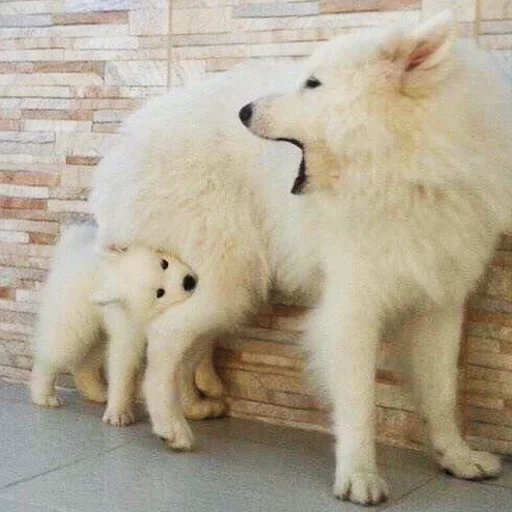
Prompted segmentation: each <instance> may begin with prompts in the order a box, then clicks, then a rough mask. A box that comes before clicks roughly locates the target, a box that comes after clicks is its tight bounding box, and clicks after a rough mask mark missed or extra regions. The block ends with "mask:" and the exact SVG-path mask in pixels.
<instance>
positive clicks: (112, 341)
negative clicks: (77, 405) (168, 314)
mask: <svg viewBox="0 0 512 512" xmlns="http://www.w3.org/2000/svg"><path fill="white" fill-rule="evenodd" d="M95 236H96V229H95V228H94V227H92V226H75V227H71V228H69V229H68V230H67V231H66V233H65V234H64V236H63V237H62V239H61V241H60V243H59V245H58V247H57V249H56V256H55V260H54V263H53V267H52V269H51V272H50V274H49V276H48V280H47V282H46V285H45V287H44V289H43V293H42V297H41V308H40V315H39V324H38V328H37V335H36V338H35V345H34V356H35V360H34V368H33V372H32V383H31V391H32V400H33V401H34V403H36V404H38V405H42V406H47V407H56V406H58V405H59V400H58V398H57V397H56V395H55V388H54V386H55V379H56V377H57V374H58V373H59V372H61V371H71V372H72V373H73V375H74V377H75V381H76V386H77V388H78V389H79V391H80V392H81V393H82V394H83V395H84V396H85V397H86V398H88V399H89V400H94V401H98V402H104V401H106V399H107V392H106V389H105V386H104V383H103V381H102V378H101V374H100V368H101V366H102V364H103V363H104V352H105V342H106V341H107V340H108V377H109V387H108V406H107V409H106V412H105V415H104V421H105V422H107V423H111V424H113V425H127V424H129V423H132V422H133V401H134V394H135V380H136V376H137V373H138V369H139V368H140V365H141V363H142V360H143V352H144V348H145V343H146V338H145V332H146V329H147V327H148V325H149V324H150V323H151V321H153V320H154V319H155V318H156V317H158V315H160V314H161V313H163V312H164V311H166V310H167V309H168V308H170V307H171V306H172V307H179V304H180V303H182V302H184V301H186V300H187V299H189V298H190V296H191V295H192V293H193V291H194V289H195V287H196V284H197V277H196V275H195V274H194V272H193V271H192V270H191V269H190V267H188V266H187V265H185V264H184V263H182V262H181V261H179V260H178V259H177V258H176V257H174V256H171V255H169V254H163V253H159V252H156V251H153V250H151V249H149V248H147V247H143V246H130V247H128V248H127V249H125V250H115V249H112V250H107V251H104V252H103V253H102V254H98V253H97V252H96V250H95Z"/></svg>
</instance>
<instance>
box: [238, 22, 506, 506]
mask: <svg viewBox="0 0 512 512" xmlns="http://www.w3.org/2000/svg"><path fill="white" fill-rule="evenodd" d="M511 106H512V104H511V102H510V89H509V84H504V82H503V79H502V77H501V76H500V75H499V73H497V72H496V70H495V69H494V68H493V66H492V65H490V63H489V60H488V57H486V56H485V55H483V54H481V53H479V52H478V51H476V49H475V48H474V47H473V45H472V44H471V43H469V42H468V43H464V42H456V41H455V38H454V34H453V23H452V20H451V16H450V15H448V14H444V15H441V16H439V17H437V18H436V19H434V20H432V21H430V22H428V23H425V24H423V25H421V26H420V27H419V28H417V29H415V30H406V29H402V30H398V29H397V30H392V31H385V32H382V33H381V32H377V33H375V34H371V35H368V34H365V35H362V36H353V35H351V36H346V37H340V38H338V39H335V40H334V41H331V42H330V43H328V44H326V45H325V46H323V47H322V48H321V49H319V50H318V51H317V52H316V53H315V54H314V55H313V56H312V57H311V58H310V59H309V61H308V62H307V64H306V66H305V67H304V69H303V72H302V78H301V80H300V81H299V85H298V86H297V88H296V89H295V90H294V91H292V92H290V93H285V94H281V95H277V96H273V97H265V98H261V99H259V100H257V101H255V102H254V103H253V104H252V105H247V106H245V107H244V108H243V109H242V110H241V112H240V117H241V119H242V121H243V122H244V124H246V125H247V126H248V127H249V129H250V130H251V131H252V132H253V133H255V134H257V135H259V136H261V137H264V138H267V139H274V140H275V139H289V140H291V141H293V142H295V143H296V144H299V145H300V146H301V147H302V148H303V149H304V160H305V161H304V163H303V165H302V172H301V173H300V174H299V176H298V178H297V181H296V182H295V192H296V193H301V192H304V193H305V194H306V195H305V196H304V197H303V199H302V203H303V206H304V215H305V216H310V217H314V218H315V220H316V227H317V229H316V232H315V236H316V243H318V244H319V246H320V248H321V258H322V260H323V264H324V269H325V272H326V289H325V292H324V296H323V299H322V301H321V304H320V306H319V307H318V309H317V313H316V317H315V318H314V319H313V322H312V325H311V328H310V330H309V333H308V338H309V339H310V340H312V341H313V342H314V343H315V346H314V347H313V350H314V353H315V358H316V363H317V366H318V368H319V369H320V370H321V371H320V374H321V376H322V377H323V379H324V382H325V384H326V388H327V390H328V392H329V393H330V396H331V398H332V402H333V404H334V430H335V434H336V438H337V446H336V478H335V484H334V492H335V494H336V495H337V496H340V497H343V498H348V499H350V500H352V501H354V502H358V503H365V504H368V503H378V502H379V501H381V500H382V499H384V498H385V497H386V495H387V488H386V484H385V482H384V481H383V480H382V478H381V477H380V476H379V474H378V471H377V468H376V464H375V448H374V419H373V416H374V412H373V406H374V377H375V354H376V346H377V343H378V340H379V337H380V335H381V332H382V330H383V328H385V327H386V326H389V325H390V324H396V323H397V322H398V323H400V324H402V325H403V334H404V336H405V337H406V338H407V340H408V342H409V346H410V347H411V348H412V363H413V369H414V376H415V380H416V384H417V391H418V394H419V397H420V399H421V403H422V410H423V413H424V415H425V418H426V420H427V425H428V431H429V434H430V439H431V442H432V446H433V448H434V450H435V456H436V458H437V460H438V462H439V464H440V465H441V466H442V467H443V468H445V469H446V470H447V471H448V472H450V473H452V474H454V475H455V476H459V477H462V478H468V479H480V478H485V477H491V476H494V475H496V474H498V472H499V469H500V465H499V460H498V458H497V457H495V456H493V455H491V454H487V453H482V452H475V451H473V450H471V449H470V448H469V446H468V445H467V444H466V442H465V441H464V440H463V439H462V437H461V435H460V433H459V429H458V427H457V425H456V421H455V404H456V363H457V356H458V351H459V339H460V336H461V324H462V314H463V305H464V301H465V299H466V296H467V294H468V292H469V291H470V290H471V289H472V288H473V287H474V286H475V283H476V282H477V280H478V279H479V277H480V276H481V275H482V273H483V270H484V268H485V265H486V263H487V262H488V260H489V258H490V257H491V255H492V252H493V249H494V247H495V244H496V241H497V239H498V236H499V235H500V233H501V232H503V231H504V230H505V229H507V228H508V227H510V225H511V224H510V221H511V212H512V209H511V206H512V163H511V162H512V146H511V144H510V141H511V140H512V109H511ZM404 320H407V322H406V323H404Z"/></svg>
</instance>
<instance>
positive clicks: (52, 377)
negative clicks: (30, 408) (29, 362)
mask: <svg viewBox="0 0 512 512" xmlns="http://www.w3.org/2000/svg"><path fill="white" fill-rule="evenodd" d="M58 370H59V368H57V367H55V366H53V365H51V364H49V363H45V362H42V361H40V360H39V359H38V358H37V357H36V360H35V362H34V367H33V368H32V376H31V381H30V393H31V396H32V402H34V403H35V404H36V405H40V406H41V407H59V405H60V404H61V402H60V400H59V399H58V398H57V395H56V394H55V381H56V379H57V372H58Z"/></svg>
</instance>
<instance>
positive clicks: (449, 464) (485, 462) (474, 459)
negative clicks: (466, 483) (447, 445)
mask: <svg viewBox="0 0 512 512" xmlns="http://www.w3.org/2000/svg"><path fill="white" fill-rule="evenodd" d="M438 463H439V465H440V466H441V467H442V468H443V469H444V470H445V471H446V472H447V473H448V474H450V475H452V476H455V477H457V478H464V479H466V480H484V479H486V478H495V477H497V476H498V475H499V474H500V473H501V460H500V458H499V457H497V456H496V455H493V454H492V453H487V452H479V451H477V450H471V449H470V448H469V447H462V448H456V449H447V450H446V451H445V452H444V453H439V454H438Z"/></svg>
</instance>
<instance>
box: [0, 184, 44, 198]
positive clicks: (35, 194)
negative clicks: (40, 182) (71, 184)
mask: <svg viewBox="0 0 512 512" xmlns="http://www.w3.org/2000/svg"><path fill="white" fill-rule="evenodd" d="M0 194H1V195H3V196H6V197H13V198H14V197H29V198H34V199H44V198H47V197H48V189H47V188H46V187H25V186H22V185H9V184H2V185H0Z"/></svg>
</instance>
